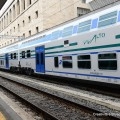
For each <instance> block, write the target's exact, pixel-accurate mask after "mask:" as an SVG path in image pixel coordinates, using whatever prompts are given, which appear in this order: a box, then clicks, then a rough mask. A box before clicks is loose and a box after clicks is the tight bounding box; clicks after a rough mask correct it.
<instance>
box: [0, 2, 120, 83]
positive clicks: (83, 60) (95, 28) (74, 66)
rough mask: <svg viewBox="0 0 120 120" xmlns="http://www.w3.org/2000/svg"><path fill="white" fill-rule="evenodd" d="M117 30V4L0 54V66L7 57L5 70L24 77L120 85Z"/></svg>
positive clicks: (119, 15) (119, 13) (119, 14)
mask: <svg viewBox="0 0 120 120" xmlns="http://www.w3.org/2000/svg"><path fill="white" fill-rule="evenodd" d="M118 3H119V4H118ZM119 29H120V2H117V3H115V4H114V5H113V4H112V5H109V6H106V7H105V8H101V9H99V10H97V11H93V12H91V13H89V14H87V15H85V16H83V17H80V18H77V19H74V20H72V21H69V22H67V23H64V24H62V25H60V26H57V27H55V28H52V29H50V30H46V31H43V32H41V33H40V34H38V35H36V36H32V37H30V38H27V39H25V40H24V41H20V42H19V43H18V44H19V45H18V47H17V49H14V50H11V51H9V52H8V51H7V52H5V53H2V52H0V57H1V58H2V56H4V60H5V61H4V63H6V64H4V66H2V65H1V66H0V67H1V68H7V62H6V60H7V59H6V58H7V57H6V56H7V55H8V56H9V69H13V68H15V67H16V68H15V69H14V70H20V71H23V72H26V73H27V74H31V73H37V74H46V75H53V76H62V77H67V78H75V79H78V80H79V81H80V79H82V80H89V81H97V82H103V83H112V84H120V74H119V73H120V62H119V61H120V32H119ZM15 53H16V57H15V58H14V59H11V58H13V57H12V54H13V55H15ZM0 63H1V62H0ZM14 70H13V71H14Z"/></svg>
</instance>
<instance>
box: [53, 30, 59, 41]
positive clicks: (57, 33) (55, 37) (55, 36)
mask: <svg viewBox="0 0 120 120" xmlns="http://www.w3.org/2000/svg"><path fill="white" fill-rule="evenodd" d="M59 35H60V31H55V32H52V40H54V39H58V38H59Z"/></svg>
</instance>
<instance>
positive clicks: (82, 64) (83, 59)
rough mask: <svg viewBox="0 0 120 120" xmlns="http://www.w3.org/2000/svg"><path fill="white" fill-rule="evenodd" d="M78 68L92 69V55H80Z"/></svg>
mask: <svg viewBox="0 0 120 120" xmlns="http://www.w3.org/2000/svg"><path fill="white" fill-rule="evenodd" d="M77 59H78V61H77V64H78V68H80V69H91V58H90V55H78V57H77Z"/></svg>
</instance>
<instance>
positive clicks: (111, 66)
mask: <svg viewBox="0 0 120 120" xmlns="http://www.w3.org/2000/svg"><path fill="white" fill-rule="evenodd" d="M98 67H99V69H102V70H117V57H116V53H105V54H99V55H98Z"/></svg>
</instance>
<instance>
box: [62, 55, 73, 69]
mask: <svg viewBox="0 0 120 120" xmlns="http://www.w3.org/2000/svg"><path fill="white" fill-rule="evenodd" d="M62 64H63V68H72V56H63V57H62Z"/></svg>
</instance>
